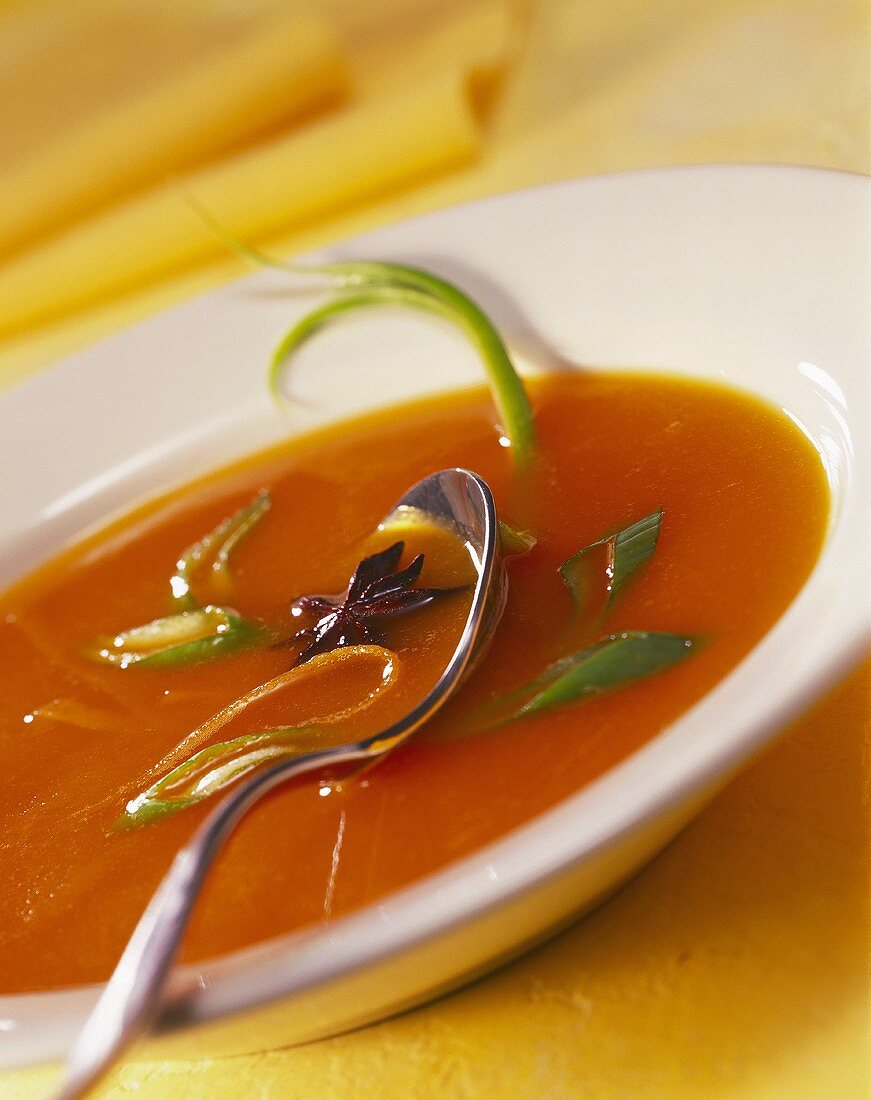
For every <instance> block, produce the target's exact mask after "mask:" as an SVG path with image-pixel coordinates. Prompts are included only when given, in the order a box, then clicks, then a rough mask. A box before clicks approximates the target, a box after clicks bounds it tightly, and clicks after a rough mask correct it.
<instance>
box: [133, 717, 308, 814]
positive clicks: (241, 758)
mask: <svg viewBox="0 0 871 1100" xmlns="http://www.w3.org/2000/svg"><path fill="white" fill-rule="evenodd" d="M319 732H320V731H318V730H317V729H309V728H307V727H299V728H297V729H294V728H281V729H274V730H265V731H262V732H258V733H249V734H246V735H245V736H243V737H236V738H234V739H233V740H232V741H222V742H220V743H219V744H217V745H209V746H208V748H205V749H201V750H200V751H199V752H196V753H194V754H193V756H191V757H189V758H188V759H187V760H185V762H184V763H183V764H179V766H178V767H177V768H173V770H172V771H171V772H169V773H168V774H167V775H165V776H163V777H162V778H161V779H158V780H157V782H156V783H152V785H151V786H150V787H148V789H147V790H144V791H143V792H142V793H141V794H139V795H137V796H136V797H135V798H132V799H131V800H130V801H129V802H128V803H127V805H126V806H125V808H124V815H123V817H122V819H121V821H120V822H119V823H118V824H119V825H144V824H146V823H147V822H149V821H154V820H156V819H158V818H161V817H165V816H166V815H167V814H171V813H176V812H177V811H178V810H185V809H187V808H188V806H195V805H196V804H197V803H198V802H202V801H203V799H205V798H208V797H209V796H210V795H213V794H217V793H219V792H220V791H223V790H226V789H227V787H229V786H230V785H231V784H233V783H235V782H236V781H237V780H239V779H241V778H242V777H243V776H245V775H247V774H248V773H249V772H252V771H254V770H255V768H259V767H261V765H263V764H266V763H268V762H269V761H271V760H278V759H282V758H285V759H286V758H288V757H294V756H301V755H302V754H303V753H306V752H310V751H311V750H312V749H313V748H316V747H317V745H318V733H319Z"/></svg>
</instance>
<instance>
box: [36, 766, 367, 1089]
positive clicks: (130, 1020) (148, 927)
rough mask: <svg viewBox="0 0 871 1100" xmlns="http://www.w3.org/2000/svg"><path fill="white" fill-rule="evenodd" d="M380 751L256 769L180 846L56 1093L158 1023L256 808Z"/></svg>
mask: <svg viewBox="0 0 871 1100" xmlns="http://www.w3.org/2000/svg"><path fill="white" fill-rule="evenodd" d="M376 755H380V751H379V750H378V749H373V748H370V747H365V746H362V745H345V746H338V747H335V748H331V749H324V750H321V751H318V752H312V753H308V754H307V755H306V756H301V757H297V758H296V759H295V760H284V761H282V762H280V763H278V764H274V765H273V766H272V767H271V768H268V769H266V770H265V771H262V772H259V773H258V774H256V775H254V776H252V777H251V778H250V779H249V780H248V781H247V782H246V783H243V784H242V785H241V786H240V787H238V788H237V789H236V790H235V791H233V792H232V793H231V794H230V795H228V797H227V798H226V799H224V801H223V802H222V803H221V804H220V805H219V806H218V807H217V808H216V809H215V810H214V811H213V812H212V813H211V814H210V815H209V816H208V817H207V818H206V820H205V821H204V822H203V823H202V825H201V826H200V827H199V829H198V830H197V831H196V833H195V834H194V835H193V837H192V838H191V840H190V841H189V842H188V843H187V844H186V845H185V847H184V848H182V849H181V850H180V851H179V852H178V853H177V855H176V857H175V859H174V860H173V862H172V865H171V866H170V869H169V871H168V872H167V873H166V875H165V876H164V878H163V881H162V882H161V884H160V886H159V887H158V888H157V890H156V891H155V893H154V896H153V897H152V899H151V901H150V902H149V903H148V906H147V908H146V909H145V912H144V913H143V914H142V916H141V917H140V919H139V923H138V924H137V925H136V928H135V929H134V930H133V935H132V936H131V937H130V939H129V940H128V942H127V946H126V947H125V949H124V953H123V954H122V955H121V958H120V959H119V961H118V965H117V966H116V967H115V970H114V971H113V973H112V976H111V978H110V979H109V981H108V983H107V985H106V986H105V988H104V990H103V992H102V994H101V995H100V998H99V1000H98V1001H97V1003H96V1005H95V1006H94V1009H93V1011H92V1012H91V1014H90V1016H89V1017H88V1019H87V1021H86V1022H85V1025H84V1027H83V1028H82V1031H81V1033H80V1034H79V1037H78V1039H77V1040H76V1043H75V1045H74V1046H73V1048H72V1050H71V1051H70V1054H69V1057H68V1059H67V1064H66V1075H65V1078H64V1081H63V1083H62V1085H61V1088H60V1090H59V1092H58V1093H57V1097H56V1100H77V1098H78V1097H82V1096H84V1095H85V1094H86V1093H87V1092H88V1091H89V1090H90V1089H91V1088H92V1087H93V1086H94V1085H95V1084H96V1083H97V1082H98V1081H99V1080H100V1078H101V1077H103V1075H104V1074H105V1073H106V1072H107V1071H108V1070H109V1068H110V1067H111V1066H112V1065H113V1064H114V1062H115V1061H116V1060H117V1059H118V1057H119V1056H120V1055H121V1053H122V1052H123V1051H124V1050H125V1049H126V1048H127V1047H128V1046H129V1045H130V1044H131V1043H132V1042H133V1041H134V1040H135V1039H137V1038H138V1037H139V1036H141V1035H142V1034H143V1033H144V1032H145V1031H146V1030H147V1029H148V1028H149V1027H150V1025H151V1024H152V1023H153V1022H154V1020H155V1018H156V1017H157V1015H158V1012H159V1010H160V1006H161V1002H162V999H163V992H164V988H165V986H166V981H167V978H168V976H169V973H170V970H171V969H172V965H173V962H174V960H175V957H176V955H177V954H178V949H179V946H180V944H181V940H182V936H183V935H184V932H185V929H186V928H187V925H188V921H189V919H190V915H191V912H192V910H193V907H194V903H195V902H196V900H197V898H198V896H199V893H200V889H201V887H202V885H203V881H204V880H205V877H206V874H207V873H208V870H209V868H210V867H211V865H212V863H213V861H214V859H215V857H216V856H217V855H218V853H219V852H220V850H221V849H222V848H223V846H224V843H225V842H226V840H227V839H228V837H229V836H230V834H231V833H232V832H233V830H234V829H235V827H236V825H237V824H238V823H239V822H240V821H241V819H242V818H243V817H244V816H245V814H246V813H247V812H248V810H250V809H251V807H252V806H253V805H254V804H255V803H256V802H257V801H259V799H260V798H262V797H263V795H265V794H266V793H267V792H268V791H270V790H272V789H273V787H276V786H278V785H279V784H280V783H283V782H285V781H286V780H288V779H291V778H293V777H294V776H297V775H303V774H304V773H306V772H310V771H314V770H315V769H317V768H321V767H323V766H324V765H325V764H342V763H350V762H352V761H355V760H363V759H368V758H371V757H373V756H376Z"/></svg>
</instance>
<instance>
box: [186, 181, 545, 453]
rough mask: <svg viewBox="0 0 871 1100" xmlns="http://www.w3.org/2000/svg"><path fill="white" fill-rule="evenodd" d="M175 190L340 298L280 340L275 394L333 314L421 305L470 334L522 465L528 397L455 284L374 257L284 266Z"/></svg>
mask: <svg viewBox="0 0 871 1100" xmlns="http://www.w3.org/2000/svg"><path fill="white" fill-rule="evenodd" d="M178 187H179V191H180V193H181V196H182V198H183V199H184V200H185V202H187V204H188V206H190V208H191V209H192V210H193V211H194V213H195V214H196V215H197V217H199V218H200V219H201V221H203V222H204V224H205V225H206V226H208V228H209V229H210V230H211V231H212V232H213V233H214V234H215V236H216V237H218V239H219V240H221V241H222V242H223V243H224V244H225V245H226V246H227V247H228V248H229V249H231V250H232V251H233V252H235V253H236V254H237V255H239V256H243V257H244V258H245V259H247V260H249V261H251V262H252V263H254V264H257V265H259V266H261V267H273V268H276V269H278V270H280V271H287V272H290V273H294V274H299V275H323V276H324V277H325V278H326V279H327V281H328V283H329V286H330V288H331V289H332V290H333V291H334V292H335V293H336V294H337V295H339V298H338V299H337V300H336V301H334V302H329V303H327V305H326V306H321V307H319V308H318V309H316V310H314V311H313V312H312V313H311V314H309V315H307V316H306V317H303V318H302V320H301V321H298V322H297V323H296V324H295V325H294V326H293V328H292V329H291V330H290V332H289V333H288V334H287V335H286V336H285V338H284V339H283V340H282V341H281V343H280V344H279V346H278V348H277V349H276V351H275V354H274V355H273V358H272V364H271V367H270V374H269V378H270V385H271V388H272V390H273V393H275V394H278V395H279V396H280V387H279V381H280V376H281V373H282V371H283V368H284V366H285V365H286V363H287V361H288V359H289V357H290V356H291V354H292V353H293V351H294V350H295V349H296V348H297V347H298V346H299V345H300V344H301V343H302V342H303V341H304V340H305V339H306V338H307V337H308V336H310V335H312V334H313V333H314V332H315V331H316V330H317V329H319V328H320V327H321V326H322V325H324V324H326V322H327V321H329V320H331V319H332V318H333V317H336V316H338V315H339V314H341V313H345V312H347V311H349V310H353V309H358V308H362V307H366V306H373V305H400V306H410V307H411V308H413V309H423V310H425V311H427V312H429V313H437V314H439V315H440V316H442V317H444V318H446V319H447V320H449V321H451V322H452V323H453V324H455V325H456V326H457V327H458V328H459V329H460V330H461V331H462V332H464V333H465V334H466V336H468V337H469V339H470V340H471V342H472V344H473V345H474V346H475V348H476V349H477V351H478V353H479V355H480V356H481V359H482V361H483V363H484V367H485V369H486V371H487V374H488V376H489V382H490V389H491V392H492V394H493V399H494V401H495V404H496V408H497V411H498V413H499V417H500V420H501V428H502V430H503V432H504V433H505V436H506V438H507V439H508V441H509V442H510V444H511V447H512V449H513V452H514V458H515V462H516V463H517V465H518V466H525V465H526V464H527V462H528V461H529V459H530V457H531V453H532V448H533V445H534V441H535V419H534V417H533V413H532V407H531V406H530V404H529V398H528V397H527V396H526V391H525V390H524V388H523V383H522V382H521V381H520V377H519V375H518V374H517V371H516V369H515V367H514V364H513V363H512V361H511V357H510V356H509V354H508V351H507V350H506V348H505V344H504V343H503V341H502V337H501V336H500V335H499V333H498V331H497V330H496V328H495V326H494V325H493V322H492V321H491V320H490V318H489V317H488V316H487V315H486V314H485V313H484V311H483V310H482V309H481V308H480V307H479V306H478V305H477V303H476V302H474V301H473V300H472V299H471V298H470V297H469V296H468V295H467V294H464V293H463V291H462V290H460V289H459V287H456V286H454V285H453V283H449V282H448V281H447V280H446V279H441V278H439V277H438V276H437V275H433V274H432V272H429V271H423V270H422V269H420V268H417V267H409V266H407V265H405V264H396V263H388V262H385V261H379V260H351V261H346V262H343V263H328V264H297V263H284V262H282V261H281V260H278V259H274V258H273V257H271V256H268V255H266V253H264V252H261V251H259V250H258V249H256V248H252V247H251V246H250V245H247V244H245V242H244V241H240V240H239V239H238V238H237V237H235V236H233V234H232V233H230V232H229V231H228V230H227V229H226V228H225V227H224V226H223V225H221V223H220V222H219V221H218V219H217V218H215V216H214V215H213V214H212V212H211V211H210V210H209V209H208V208H207V207H205V206H204V205H203V204H202V203H201V202H200V201H199V200H198V199H196V198H195V197H194V196H193V195H192V194H191V193H190V192H189V191H188V190H187V189H186V188H185V187H183V186H182V185H181V184H178Z"/></svg>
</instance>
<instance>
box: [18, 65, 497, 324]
mask: <svg viewBox="0 0 871 1100" xmlns="http://www.w3.org/2000/svg"><path fill="white" fill-rule="evenodd" d="M478 136H479V134H478V128H477V125H476V122H475V118H474V115H473V112H472V107H471V100H470V94H469V88H468V84H467V79H466V74H465V73H463V72H460V71H454V72H446V73H443V74H440V75H438V76H436V77H434V78H430V79H429V80H426V81H424V82H423V83H420V84H418V85H417V86H415V87H412V88H410V89H407V90H403V91H402V92H394V93H393V94H391V95H389V96H383V97H379V98H373V99H367V100H363V101H362V102H361V103H359V104H357V105H355V106H353V107H350V108H348V109H347V110H345V111H342V112H339V113H336V114H334V115H330V116H329V117H328V118H326V119H325V120H324V121H322V122H318V123H314V124H312V125H310V126H308V127H305V128H304V129H302V130H300V131H295V132H292V133H290V134H289V135H287V136H282V137H279V138H274V139H272V140H270V141H268V142H266V143H264V144H260V145H257V146H255V147H253V148H251V149H248V150H246V151H245V152H243V153H240V154H238V155H237V156H235V157H232V158H230V159H228V160H222V161H220V162H218V163H217V164H214V165H211V166H209V167H206V168H202V169H200V170H199V171H196V172H193V173H190V174H188V175H186V176H184V177H183V184H184V187H185V188H186V189H187V190H189V191H190V193H191V194H192V195H193V196H195V197H196V198H197V199H198V200H199V201H200V202H201V203H203V204H204V206H205V207H206V208H207V209H208V210H209V211H211V213H212V214H214V215H215V216H216V217H217V218H218V219H219V220H220V221H222V222H223V224H225V225H226V226H227V227H228V228H229V229H230V230H231V231H232V232H233V233H235V234H236V235H237V236H239V237H242V238H246V239H256V238H259V237H261V236H262V235H263V234H264V233H266V232H268V231H269V230H275V229H277V228H279V227H281V228H285V229H286V228H288V227H290V226H293V225H294V224H297V223H299V222H302V221H305V220H306V219H310V218H313V217H315V216H317V215H318V214H322V213H324V212H325V211H329V210H334V209H337V208H340V207H341V206H343V205H345V204H348V203H350V202H353V201H359V200H360V199H361V198H365V197H367V196H369V195H373V194H377V193H379V192H383V191H386V190H390V189H391V188H395V187H396V186H398V185H399V184H401V183H405V182H407V181H409V180H413V179H415V178H418V177H420V176H423V175H425V174H426V173H428V172H432V171H434V170H437V169H440V168H445V167H448V166H451V165H454V164H457V163H460V162H462V161H464V160H467V159H468V158H469V157H471V156H472V154H473V153H474V152H475V150H476V149H477V146H478ZM223 248H224V246H223V245H222V244H221V242H220V241H219V240H218V239H217V238H216V237H215V235H214V234H213V233H212V232H211V231H210V230H209V229H208V228H207V227H206V226H205V225H204V224H203V222H202V221H200V220H199V219H198V218H197V216H196V215H195V214H194V213H193V212H192V210H191V208H190V207H189V206H188V205H187V204H186V203H185V201H184V199H183V198H182V196H181V195H180V193H179V192H178V191H177V190H176V189H174V188H172V187H167V186H163V187H160V188H158V189H157V190H154V191H149V192H147V193H145V194H143V195H141V196H139V197H137V198H135V199H132V200H130V201H129V202H127V203H125V204H123V205H122V206H119V207H113V208H112V209H110V210H108V211H107V212H106V213H105V214H101V215H98V216H96V217H94V218H92V219H90V220H89V221H87V222H84V223H82V224H81V225H78V226H75V227H74V228H73V229H71V230H69V231H68V232H67V233H65V234H63V235H62V236H60V237H57V238H54V239H52V240H50V241H48V242H46V243H45V244H43V245H41V246H38V247H36V248H34V249H32V250H31V251H29V252H27V253H25V254H24V255H22V256H20V257H18V258H17V259H16V260H15V261H14V262H12V263H10V264H7V265H6V266H5V267H4V268H0V336H4V335H8V334H9V333H10V332H14V331H16V330H20V329H22V328H26V327H27V326H29V325H32V324H33V323H34V322H38V321H43V320H45V319H46V318H48V317H51V316H52V315H54V314H57V313H59V312H62V311H63V310H68V309H70V308H72V307H77V306H81V305H84V304H88V303H90V302H93V301H95V300H99V299H101V298H105V297H107V296H109V295H110V294H112V293H113V292H117V291H121V290H125V289H127V288H128V287H130V286H132V285H134V284H136V283H143V282H147V281H148V280H151V279H153V278H155V276H159V275H161V274H163V273H164V272H167V271H173V270H175V269H177V268H179V267H181V266H183V265H184V264H186V263H190V262H191V261H193V260H196V259H198V258H200V257H203V256H207V255H209V254H210V253H215V252H221V251H222V249H223Z"/></svg>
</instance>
